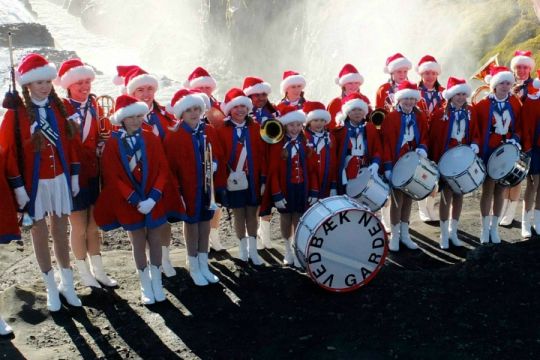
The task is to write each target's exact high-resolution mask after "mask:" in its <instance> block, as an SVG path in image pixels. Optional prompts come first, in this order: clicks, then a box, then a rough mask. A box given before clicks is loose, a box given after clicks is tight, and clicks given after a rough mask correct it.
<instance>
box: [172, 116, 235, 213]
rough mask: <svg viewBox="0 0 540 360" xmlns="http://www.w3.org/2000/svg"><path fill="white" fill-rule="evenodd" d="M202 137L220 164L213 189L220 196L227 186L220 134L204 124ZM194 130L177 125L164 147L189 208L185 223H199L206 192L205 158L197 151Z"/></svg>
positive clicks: (184, 125) (181, 193) (186, 206)
mask: <svg viewBox="0 0 540 360" xmlns="http://www.w3.org/2000/svg"><path fill="white" fill-rule="evenodd" d="M199 126H204V130H203V134H205V135H206V141H207V142H209V143H210V144H211V147H212V158H213V161H214V162H215V163H216V164H217V166H218V169H217V172H218V173H217V174H214V180H215V184H214V188H215V190H216V191H217V192H219V191H223V189H224V188H225V185H224V184H223V183H220V180H221V179H223V178H224V176H223V175H221V176H220V174H219V172H220V171H224V169H223V166H222V159H223V153H222V151H221V146H220V142H219V139H218V137H217V132H216V131H215V129H214V128H213V127H212V125H208V124H204V125H199ZM192 134H193V130H192V129H191V128H190V127H189V126H188V125H187V124H185V123H180V124H178V126H177V128H176V130H175V131H171V132H169V134H168V135H167V137H166V138H165V142H164V143H163V146H164V148H165V154H166V156H167V160H168V163H169V166H170V169H171V172H172V176H173V178H174V181H175V183H176V184H177V186H178V189H179V191H180V196H181V197H182V199H183V203H184V204H185V208H186V221H188V222H190V223H193V222H198V221H199V220H198V218H199V216H200V210H201V207H202V206H205V204H203V203H202V199H203V196H204V194H203V191H204V180H205V176H204V168H203V161H204V158H203V155H202V154H201V153H200V152H197V151H196V148H195V147H196V145H195V143H196V142H195V140H194V135H192Z"/></svg>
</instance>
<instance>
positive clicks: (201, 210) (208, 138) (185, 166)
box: [164, 89, 225, 286]
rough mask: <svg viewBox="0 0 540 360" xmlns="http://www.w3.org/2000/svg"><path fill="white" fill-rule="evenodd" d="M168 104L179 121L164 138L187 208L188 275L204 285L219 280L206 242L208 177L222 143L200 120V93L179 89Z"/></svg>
mask: <svg viewBox="0 0 540 360" xmlns="http://www.w3.org/2000/svg"><path fill="white" fill-rule="evenodd" d="M170 107H171V108H172V112H173V113H174V116H175V117H176V118H177V119H178V120H180V121H179V123H178V124H177V125H176V127H175V128H174V130H173V131H171V132H170V133H169V135H168V136H167V138H165V143H164V146H165V153H166V155H167V159H168V161H169V166H170V168H171V171H172V174H173V177H174V179H175V181H176V183H177V185H178V188H179V190H180V195H181V197H182V202H183V203H184V204H185V207H186V215H185V217H184V219H183V220H184V238H185V240H186V248H187V256H188V266H189V274H190V276H191V278H192V279H193V282H194V283H195V285H197V286H205V285H208V284H209V283H217V282H218V281H219V278H218V277H217V276H215V275H214V274H213V273H212V272H211V271H210V269H209V268H208V242H209V236H210V219H212V217H213V216H214V208H215V204H214V203H213V202H212V198H213V193H212V191H213V189H212V186H211V182H212V181H211V180H212V179H213V178H214V172H215V171H216V170H217V167H218V159H221V156H222V155H221V146H220V144H219V140H218V137H217V133H216V131H215V130H214V127H213V126H212V125H210V124H206V123H205V122H204V121H202V120H201V119H202V116H203V114H204V110H205V103H204V99H203V98H202V96H201V95H200V94H199V93H197V92H194V91H191V90H188V89H180V90H178V91H177V92H176V93H175V94H174V96H173V98H172V100H171V103H170ZM210 152H211V155H212V158H209V156H210ZM216 178H217V177H216ZM218 180H219V179H218ZM222 188H223V186H216V192H218V193H222V192H223V189H222ZM222 201H223V200H222ZM223 202H225V201H223Z"/></svg>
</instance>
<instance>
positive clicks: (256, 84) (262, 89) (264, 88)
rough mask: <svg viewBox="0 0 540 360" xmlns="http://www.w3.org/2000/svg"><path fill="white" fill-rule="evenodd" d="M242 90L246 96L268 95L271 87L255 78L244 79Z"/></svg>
mask: <svg viewBox="0 0 540 360" xmlns="http://www.w3.org/2000/svg"><path fill="white" fill-rule="evenodd" d="M242 89H243V90H244V93H245V94H246V96H251V95H253V94H270V93H271V92H272V87H271V86H270V84H269V83H267V82H265V81H264V80H263V79H261V78H258V77H255V76H248V77H246V78H245V79H244V85H243V86H242Z"/></svg>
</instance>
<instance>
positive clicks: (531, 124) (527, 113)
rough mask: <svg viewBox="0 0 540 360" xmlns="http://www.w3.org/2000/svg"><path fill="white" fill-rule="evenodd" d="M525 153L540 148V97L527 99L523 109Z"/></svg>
mask: <svg viewBox="0 0 540 360" xmlns="http://www.w3.org/2000/svg"><path fill="white" fill-rule="evenodd" d="M521 129H522V132H521V143H522V145H523V151H530V150H532V149H535V148H540V97H536V96H532V97H527V99H525V102H524V103H523V107H522V108H521Z"/></svg>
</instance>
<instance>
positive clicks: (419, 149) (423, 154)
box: [416, 148, 427, 158]
mask: <svg viewBox="0 0 540 360" xmlns="http://www.w3.org/2000/svg"><path fill="white" fill-rule="evenodd" d="M416 153H417V154H418V155H420V156H421V157H423V158H427V152H426V150H424V149H422V148H417V149H416Z"/></svg>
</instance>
